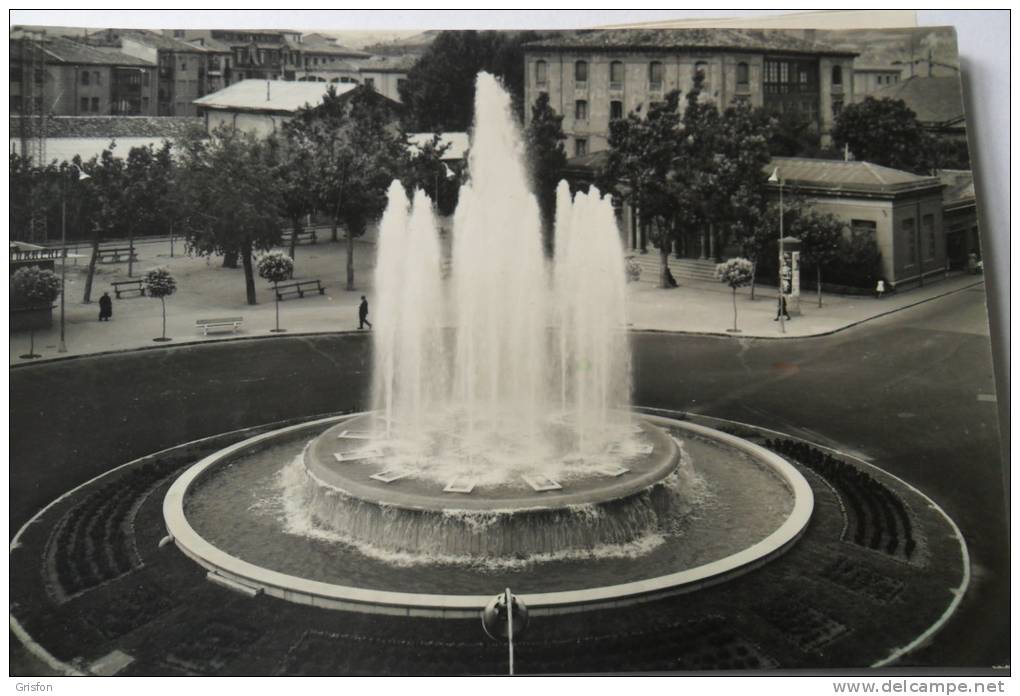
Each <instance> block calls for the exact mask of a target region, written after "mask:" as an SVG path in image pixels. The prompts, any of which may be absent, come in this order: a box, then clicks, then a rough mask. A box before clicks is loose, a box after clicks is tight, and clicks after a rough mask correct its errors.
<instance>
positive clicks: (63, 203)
mask: <svg viewBox="0 0 1020 696" xmlns="http://www.w3.org/2000/svg"><path fill="white" fill-rule="evenodd" d="M71 166H72V167H74V169H75V171H77V172H78V181H85V180H86V179H91V178H92V177H90V176H89V175H88V174H86V173H85V172H83V171H82V170H81V168H80V167H79V166H78V165H76V164H72V165H71ZM60 249H61V253H60V343H59V344H58V346H57V352H58V353H66V352H67V342H66V341H65V340H64V296H66V295H67V291H66V290H65V287H64V279H65V278H66V277H67V180H66V178H65V179H64V180H63V181H62V182H61V186H60Z"/></svg>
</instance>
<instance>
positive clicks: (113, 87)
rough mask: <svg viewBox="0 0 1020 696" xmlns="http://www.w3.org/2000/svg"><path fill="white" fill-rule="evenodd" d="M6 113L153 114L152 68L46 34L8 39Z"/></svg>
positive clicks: (141, 61)
mask: <svg viewBox="0 0 1020 696" xmlns="http://www.w3.org/2000/svg"><path fill="white" fill-rule="evenodd" d="M10 58H11V62H10V113H11V114H32V113H46V114H50V115H56V116H95V115H113V116H155V115H156V113H157V109H158V107H157V94H158V93H157V80H156V64H155V62H153V61H150V60H146V59H144V58H139V57H137V56H133V55H129V54H127V53H125V52H123V51H121V50H119V49H116V48H110V47H105V46H91V45H86V44H84V43H80V42H78V41H72V40H70V39H66V38H63V37H58V36H47V35H45V34H19V35H17V36H14V35H12V37H11V41H10Z"/></svg>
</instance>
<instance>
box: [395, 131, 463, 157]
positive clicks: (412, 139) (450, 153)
mask: <svg viewBox="0 0 1020 696" xmlns="http://www.w3.org/2000/svg"><path fill="white" fill-rule="evenodd" d="M433 137H435V133H408V134H407V142H408V144H409V145H410V148H409V149H412V150H418V149H420V148H421V147H422V146H423V145H424V144H425V143H427V142H429V141H430V140H432V138H433ZM439 138H440V143H441V144H443V145H449V146H450V148H449V149H448V150H447V151H446V152H444V153H443V159H444V160H462V159H464V157H465V155H466V154H467V151H468V148H469V147H470V146H471V141H470V140H469V138H468V134H467V133H440V135H439Z"/></svg>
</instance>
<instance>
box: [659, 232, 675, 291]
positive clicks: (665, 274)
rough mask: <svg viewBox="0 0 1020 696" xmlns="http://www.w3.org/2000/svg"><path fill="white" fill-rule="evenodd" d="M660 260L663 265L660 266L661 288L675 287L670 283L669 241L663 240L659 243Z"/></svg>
mask: <svg viewBox="0 0 1020 696" xmlns="http://www.w3.org/2000/svg"><path fill="white" fill-rule="evenodd" d="M659 261H660V263H661V266H660V268H659V287H660V288H667V289H668V288H671V287H673V286H672V285H670V283H669V242H668V241H663V242H662V244H660V245H659Z"/></svg>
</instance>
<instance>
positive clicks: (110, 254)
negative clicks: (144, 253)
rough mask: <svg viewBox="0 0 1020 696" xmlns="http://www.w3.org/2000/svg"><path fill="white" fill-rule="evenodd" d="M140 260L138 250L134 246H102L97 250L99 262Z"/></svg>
mask: <svg viewBox="0 0 1020 696" xmlns="http://www.w3.org/2000/svg"><path fill="white" fill-rule="evenodd" d="M128 259H131V260H132V261H137V260H138V250H137V249H135V248H134V247H130V246H126V247H100V248H99V250H98V251H97V252H96V261H97V262H99V263H120V262H121V261H127V260H128Z"/></svg>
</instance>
